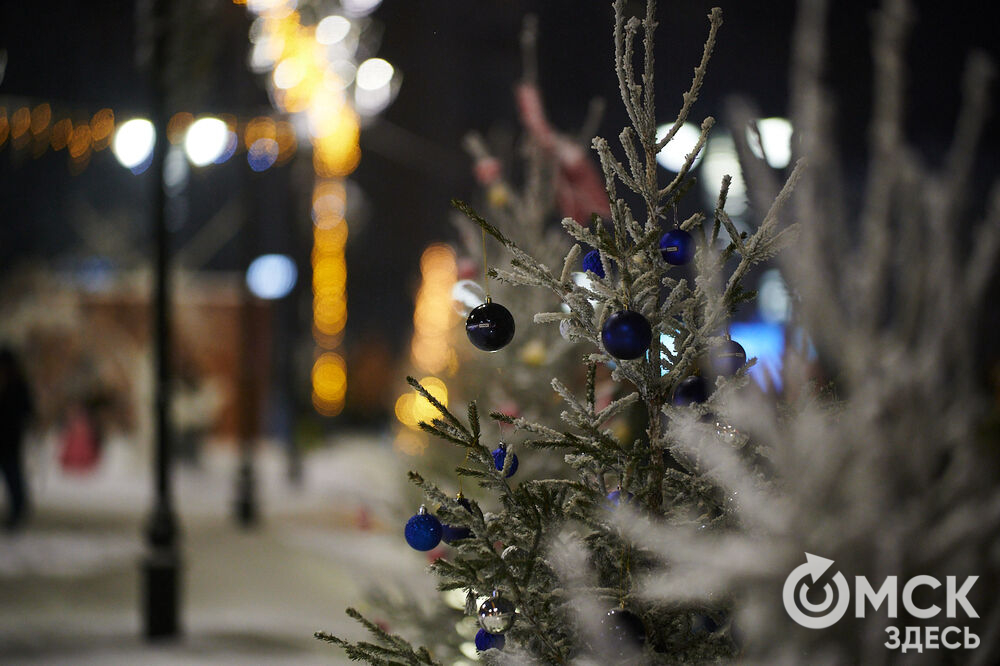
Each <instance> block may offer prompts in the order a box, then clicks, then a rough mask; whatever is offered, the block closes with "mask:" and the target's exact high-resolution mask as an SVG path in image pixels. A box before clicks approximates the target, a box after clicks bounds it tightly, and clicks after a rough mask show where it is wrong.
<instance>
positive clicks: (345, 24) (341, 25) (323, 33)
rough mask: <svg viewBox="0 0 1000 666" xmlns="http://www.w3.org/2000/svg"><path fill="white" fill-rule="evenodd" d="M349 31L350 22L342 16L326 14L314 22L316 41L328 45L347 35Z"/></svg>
mask: <svg viewBox="0 0 1000 666" xmlns="http://www.w3.org/2000/svg"><path fill="white" fill-rule="evenodd" d="M349 32H351V22H350V21H348V20H347V19H346V18H344V17H343V16H327V17H326V18H324V19H323V20H322V21H320V22H319V23H318V24H316V41H317V42H319V43H320V44H325V45H327V46H329V45H330V44H336V43H337V42H340V41H342V40H343V39H344V37H347V35H348V33H349Z"/></svg>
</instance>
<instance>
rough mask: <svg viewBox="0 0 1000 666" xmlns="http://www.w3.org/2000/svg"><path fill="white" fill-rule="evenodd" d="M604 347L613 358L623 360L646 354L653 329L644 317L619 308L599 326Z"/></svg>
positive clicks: (632, 311) (651, 339)
mask: <svg viewBox="0 0 1000 666" xmlns="http://www.w3.org/2000/svg"><path fill="white" fill-rule="evenodd" d="M601 341H602V342H603V343H604V348H605V349H606V350H607V351H608V353H609V354H611V355H612V356H614V357H615V358H618V359H622V360H624V361H630V360H632V359H637V358H640V357H642V356H644V355H645V354H646V350H647V349H649V343H650V342H652V341H653V331H652V329H651V328H650V327H649V322H648V321H646V318H645V317H643V316H642V315H641V314H639V313H638V312H636V311H634V310H619V311H618V312H616V313H614V314H613V315H611V316H610V317H608V319H607V321H605V322H604V326H603V327H602V328H601Z"/></svg>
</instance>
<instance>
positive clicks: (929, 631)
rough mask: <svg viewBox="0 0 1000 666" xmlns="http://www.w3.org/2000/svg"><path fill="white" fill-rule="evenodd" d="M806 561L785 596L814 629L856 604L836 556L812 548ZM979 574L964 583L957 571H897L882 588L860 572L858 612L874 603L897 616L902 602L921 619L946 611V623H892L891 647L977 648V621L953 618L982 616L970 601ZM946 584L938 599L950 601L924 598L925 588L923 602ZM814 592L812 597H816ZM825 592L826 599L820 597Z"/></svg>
mask: <svg viewBox="0 0 1000 666" xmlns="http://www.w3.org/2000/svg"><path fill="white" fill-rule="evenodd" d="M805 555H806V563H805V564H800V565H799V566H797V567H795V569H794V570H792V573H790V574H788V578H786V579H785V587H784V589H783V590H782V600H783V601H784V602H785V611H786V612H787V613H788V615H789V617H791V618H792V619H793V620H795V621H796V622H798V623H799V624H800V625H802V626H803V627H806V628H808V629H826V628H827V627H831V626H833V625H834V624H836V623H837V621H839V620H840V619H841V618H842V617H844V615H846V614H847V609H848V607H849V606H850V605H851V587H850V585H849V584H848V582H847V579H846V578H845V577H844V574H842V573H840V572H839V571H837V572H836V573H834V572H833V571H832V569H831V567H832V566H833V560H828V559H827V558H825V557H819V556H818V555H813V554H812V553H806V554H805ZM978 579H979V576H967V577H966V578H965V580H964V581H962V582H961V585H960V584H959V582H960V581H959V579H958V577H957V576H945V577H944V582H943V583H942V582H941V581H940V580H938V579H937V578H935V577H934V576H925V575H921V576H914V577H912V578H909V579H906V580H904V581H902V582H901V581H900V580H899V578H897V577H896V576H886V578H885V580H884V581H882V584H881V586H879V588H878V589H877V590H876V589H875V588H874V587H873V586H872V584H871V583H870V582H869V581H868V579H867V578H865V577H864V576H855V578H854V616H855V617H857V618H859V619H861V618H864V617H865V615H866V614H867V609H868V607H869V606H870V607H871V609H872V610H873V611H878V610H879V608H881V607H882V606H885V614H886V616H887V617H888V618H889V619H891V620H895V619H896V618H898V617H900V613H899V610H900V608H899V607H900V606H902V610H903V612H904V615H903V617H905V618H914V619H916V620H928V619H931V618H934V617H939V616H940V615H941V614H942V612H943V614H944V617H945V618H946V623H945V624H944V625H927V624H920V625H909V626H903V627H898V626H889V627H886V630H885V632H886V634H888V636H889V640H887V641H886V642H885V646H886V647H887V648H889V649H890V650H900V651H902V652H904V653H906V652H909V651H911V650H912V651H915V652H921V653H922V652H923V651H924V650H940V649H947V650H959V649H965V650H974V649H975V648H977V647H979V644H980V639H979V636H977V635H976V634H975V633H973V631H972V629H971V627H968V626H964V627H963V626H956V625H955V624H952V622H951V621H954V620H957V619H958V618H959V617H960V616H962V615H964V616H965V617H967V618H970V619H976V618H978V617H979V613H977V612H976V609H975V608H974V607H973V606H972V604H971V603H970V602H969V599H968V594H969V593H970V592H971V590H972V586H973V585H975V584H976V581H977V580H978ZM942 587H943V588H944V590H943V592H944V595H943V596H944V598H943V599H941V594H940V592H938V593H937V595H938V597H937V598H938V600H939V601H943V602H944V607H943V608H942V607H941V605H939V604H936V603H932V604H930V605H921V604H920V603H918V599H916V598H915V597H916V596H917V595H916V593H917V590H919V589H921V588H927V590H929V592H928V591H926V590H925V591H923V592H922V593H921V595H922V604H926V603H927V602H928V601H929V600H930V598H933V595H934V591H935V590H938V589H939V588H942ZM810 593H812V598H811V599H810ZM819 596H822V601H819V602H817V601H816V598H817V597H819Z"/></svg>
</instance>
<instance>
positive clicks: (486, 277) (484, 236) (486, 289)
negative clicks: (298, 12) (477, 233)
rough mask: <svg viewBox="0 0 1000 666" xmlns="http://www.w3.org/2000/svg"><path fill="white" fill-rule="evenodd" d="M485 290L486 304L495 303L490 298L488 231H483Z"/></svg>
mask: <svg viewBox="0 0 1000 666" xmlns="http://www.w3.org/2000/svg"><path fill="white" fill-rule="evenodd" d="M483 289H484V290H485V291H486V302H487V303H490V302H492V301H493V299H492V298H490V268H489V263H488V262H487V261H486V229H485V228H484V229H483Z"/></svg>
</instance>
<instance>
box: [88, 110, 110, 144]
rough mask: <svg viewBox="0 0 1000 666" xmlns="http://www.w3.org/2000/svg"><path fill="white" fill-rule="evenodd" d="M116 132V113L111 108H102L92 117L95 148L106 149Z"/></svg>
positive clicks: (91, 132)
mask: <svg viewBox="0 0 1000 666" xmlns="http://www.w3.org/2000/svg"><path fill="white" fill-rule="evenodd" d="M114 132H115V113H114V111H112V110H111V109H101V110H100V111H98V112H97V113H95V114H94V117H93V118H91V119H90V135H91V138H92V139H93V141H94V150H104V149H105V148H107V147H108V145H109V144H110V143H111V136H112V135H113V134H114Z"/></svg>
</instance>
